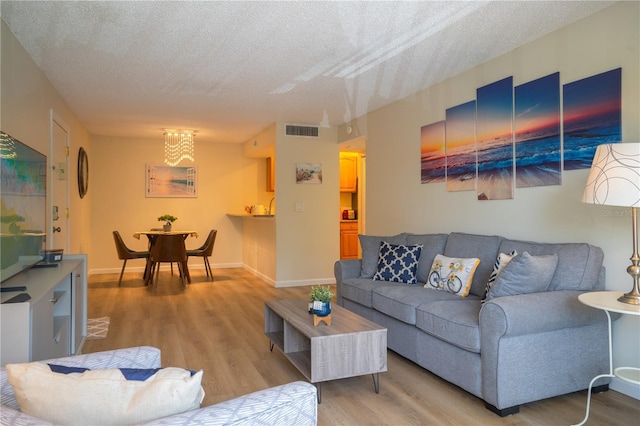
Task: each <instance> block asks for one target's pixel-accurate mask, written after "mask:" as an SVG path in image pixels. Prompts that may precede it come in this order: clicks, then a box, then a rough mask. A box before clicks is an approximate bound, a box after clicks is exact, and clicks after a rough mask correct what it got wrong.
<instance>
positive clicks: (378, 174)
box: [339, 2, 640, 398]
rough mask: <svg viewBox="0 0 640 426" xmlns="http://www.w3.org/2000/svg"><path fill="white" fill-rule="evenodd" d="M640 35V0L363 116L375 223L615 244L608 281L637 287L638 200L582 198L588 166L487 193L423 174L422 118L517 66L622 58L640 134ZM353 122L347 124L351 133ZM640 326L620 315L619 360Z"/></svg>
mask: <svg viewBox="0 0 640 426" xmlns="http://www.w3.org/2000/svg"><path fill="white" fill-rule="evenodd" d="M639 40H640V3H638V2H622V3H618V4H616V5H614V6H612V7H610V8H608V9H605V10H604V11H602V12H600V13H598V14H596V15H593V16H591V17H588V18H586V19H584V20H582V21H580V22H578V23H576V24H574V25H570V26H568V27H565V28H563V29H561V30H559V31H556V32H554V33H552V34H550V35H548V36H546V37H544V38H541V39H539V40H537V41H534V42H532V43H529V44H527V45H524V46H522V47H521V48H519V49H516V50H514V51H512V52H509V53H507V54H505V55H503V56H501V57H499V58H497V59H495V60H492V61H489V62H487V63H485V64H483V65H480V66H478V67H476V68H474V69H471V70H469V71H467V72H465V73H463V74H460V75H458V76H456V77H454V78H451V79H448V80H446V81H443V82H441V83H439V84H436V85H433V86H432V87H429V88H428V89H426V90H424V91H421V92H419V93H417V94H415V95H413V96H410V97H407V98H406V99H403V100H401V101H398V102H395V103H393V104H391V105H389V106H387V107H385V108H381V109H379V110H377V111H374V112H372V113H370V114H368V116H367V117H366V119H365V118H361V119H360V120H359V123H358V124H359V125H358V126H353V128H354V130H355V129H357V130H358V132H363V133H366V134H367V205H366V210H367V232H368V233H370V234H378V235H387V234H394V233H398V232H402V231H407V232H416V233H426V232H450V231H463V232H470V233H481V234H498V235H503V236H506V237H509V238H519V239H530V240H535V241H548V242H556V241H580V242H581V241H586V242H589V243H592V244H595V245H597V246H600V247H602V248H603V250H604V252H605V266H606V267H607V289H608V290H624V291H629V290H630V289H631V286H632V280H631V278H630V277H629V276H628V275H627V273H626V268H627V266H628V265H629V264H630V261H629V257H630V255H631V253H632V235H631V219H630V212H629V211H628V210H629V209H623V208H609V207H597V206H593V205H586V204H583V203H581V201H580V200H581V196H582V191H583V190H584V184H585V180H586V177H587V173H588V170H578V171H570V172H564V173H563V183H562V185H560V186H548V187H537V188H516V189H515V196H514V199H512V200H500V201H478V200H477V199H476V193H475V192H473V191H469V192H447V191H446V188H445V184H444V183H438V184H424V185H423V184H421V183H420V127H421V126H424V125H426V124H430V123H434V122H437V121H440V120H444V118H445V110H446V109H447V108H450V107H453V106H456V105H459V104H462V103H465V102H468V101H470V100H473V99H475V95H476V89H477V88H478V87H481V86H483V85H486V84H489V83H492V82H495V81H498V80H500V79H502V78H504V77H508V76H513V78H514V85H519V84H522V83H525V82H528V81H531V80H533V79H536V78H539V77H543V76H545V75H548V74H550V73H553V72H556V71H559V72H560V79H561V84H566V83H569V82H572V81H576V80H579V79H582V78H585V77H589V76H592V75H594V74H598V73H601V72H604V71H608V70H611V69H614V68H618V67H622V91H623V93H622V110H623V117H622V137H623V141H625V142H634V141H635V142H638V141H640V131H639V125H640V98H639V94H640V55H639ZM363 123H365V125H364V126H363V125H362V124H363ZM348 124H349V123H348ZM345 127H346V126H341V128H340V129H339V134H340V135H341V137H344V136H345V135H346V133H345V131H344V129H345ZM350 137H353V135H351V136H350ZM345 138H346V137H345ZM541 314H543V313H541ZM638 330H640V318H638V317H630V316H625V317H623V318H622V319H620V320H618V321H617V322H616V323H615V328H614V348H615V354H614V363H615V364H616V365H632V366H636V367H638V366H640V358H639V356H638V354H639V353H640V333H639V332H638ZM615 387H616V388H618V389H624V390H625V393H629V394H633V395H635V396H636V397H637V398H640V391H638V390H637V387H636V388H633V387H631V386H627V385H626V384H624V383H621V382H620V381H616V383H615Z"/></svg>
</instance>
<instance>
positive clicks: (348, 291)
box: [340, 278, 395, 308]
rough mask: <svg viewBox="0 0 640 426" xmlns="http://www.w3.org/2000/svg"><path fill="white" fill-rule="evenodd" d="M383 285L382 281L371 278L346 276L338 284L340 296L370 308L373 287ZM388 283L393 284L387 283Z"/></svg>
mask: <svg viewBox="0 0 640 426" xmlns="http://www.w3.org/2000/svg"><path fill="white" fill-rule="evenodd" d="M383 285H385V283H384V282H383V281H374V280H373V279H371V278H347V279H346V280H343V281H342V283H341V284H340V296H341V297H343V298H345V299H349V300H351V301H352V302H356V303H359V304H361V305H362V306H366V307H367V308H372V307H373V305H372V302H371V297H372V294H373V289H374V288H376V287H380V286H383ZM388 285H395V284H391V283H389V284H388Z"/></svg>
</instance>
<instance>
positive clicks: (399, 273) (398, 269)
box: [373, 241, 422, 284]
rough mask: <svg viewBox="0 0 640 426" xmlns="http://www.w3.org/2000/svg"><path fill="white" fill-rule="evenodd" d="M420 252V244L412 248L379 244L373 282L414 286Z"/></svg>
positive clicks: (384, 243) (386, 243)
mask: <svg viewBox="0 0 640 426" xmlns="http://www.w3.org/2000/svg"><path fill="white" fill-rule="evenodd" d="M421 252H422V244H416V245H412V246H408V245H402V244H389V243H388V242H386V241H383V242H382V243H381V244H380V255H379V256H378V267H377V270H376V273H375V274H374V275H373V279H374V280H375V281H391V282H396V283H407V284H415V283H416V282H417V281H416V269H417V267H418V259H419V258H420V253H421Z"/></svg>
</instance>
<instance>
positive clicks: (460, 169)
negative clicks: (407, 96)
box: [445, 101, 476, 192]
mask: <svg viewBox="0 0 640 426" xmlns="http://www.w3.org/2000/svg"><path fill="white" fill-rule="evenodd" d="M445 152H446V165H447V191H449V192H457V191H474V190H475V189H476V101H470V102H467V103H465V104H462V105H458V106H455V107H452V108H448V109H447V110H446V120H445Z"/></svg>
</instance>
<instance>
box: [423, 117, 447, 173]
mask: <svg viewBox="0 0 640 426" xmlns="http://www.w3.org/2000/svg"><path fill="white" fill-rule="evenodd" d="M444 131H445V128H444V121H438V122H437V123H433V124H428V125H426V126H422V127H421V128H420V175H421V176H420V182H421V183H432V182H444V181H445V179H446V167H447V163H446V157H445V149H444Z"/></svg>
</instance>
